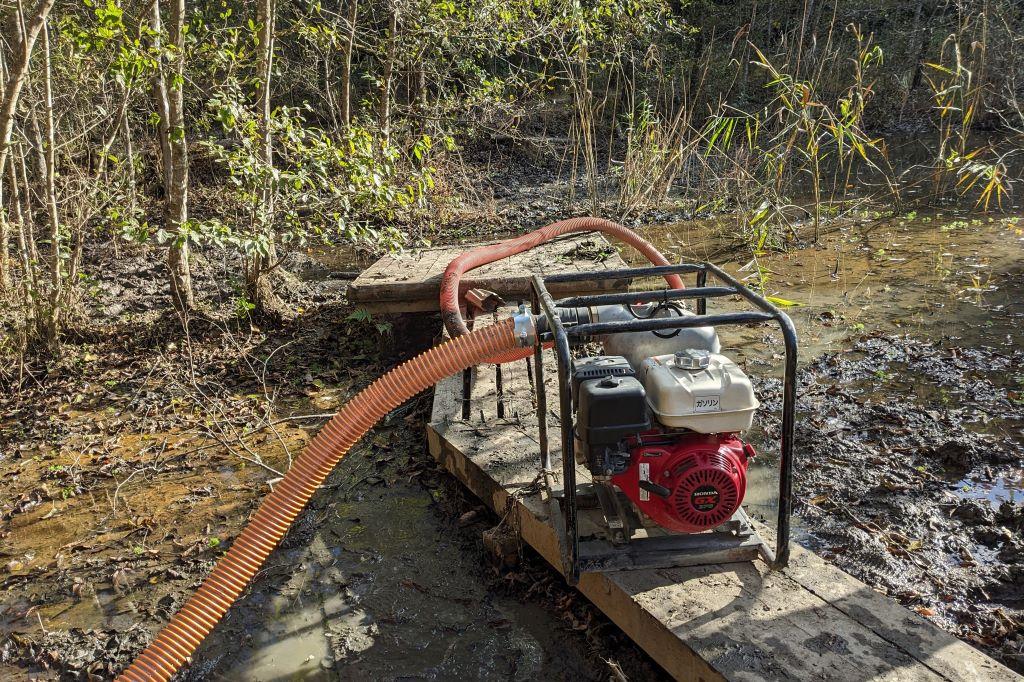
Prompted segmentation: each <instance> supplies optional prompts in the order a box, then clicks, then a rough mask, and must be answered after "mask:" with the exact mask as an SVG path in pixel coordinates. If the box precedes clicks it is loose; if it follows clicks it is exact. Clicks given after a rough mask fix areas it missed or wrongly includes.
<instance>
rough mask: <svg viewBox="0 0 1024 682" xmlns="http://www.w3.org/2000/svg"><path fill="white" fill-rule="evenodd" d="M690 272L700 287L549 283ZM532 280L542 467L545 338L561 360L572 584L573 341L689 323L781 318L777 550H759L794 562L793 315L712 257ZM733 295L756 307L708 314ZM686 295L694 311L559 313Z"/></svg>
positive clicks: (562, 524)
mask: <svg viewBox="0 0 1024 682" xmlns="http://www.w3.org/2000/svg"><path fill="white" fill-rule="evenodd" d="M689 273H696V280H697V282H696V284H697V286H696V287H695V288H691V289H678V290H677V289H655V290H649V291H637V292H625V293H610V294H597V295H589V296H574V297H571V298H566V299H562V300H560V301H555V300H554V299H553V298H552V296H551V293H550V292H549V291H548V289H547V285H548V284H560V283H567V282H585V281H593V282H596V281H600V280H619V281H621V282H622V284H623V285H625V284H628V283H629V282H631V281H632V280H633V279H637V278H643V277H655V276H659V277H660V276H663V275H669V274H679V275H681V274H689ZM708 275H711V276H713V277H714V278H715V279H716V280H717V281H718V283H719V284H720V285H721V286H708V285H707V279H708ZM531 284H532V312H533V314H534V315H537V316H541V315H542V316H543V318H544V319H546V321H547V331H545V332H544V333H542V334H540V335H538V338H537V343H536V344H535V346H534V363H535V367H536V378H535V385H536V387H537V415H538V427H539V433H540V450H541V467H542V469H543V470H544V471H545V472H551V471H552V467H551V453H550V450H549V444H548V427H547V395H546V390H545V385H544V360H543V357H544V353H543V352H542V344H543V343H545V342H549V341H553V342H554V349H555V356H556V358H557V360H558V397H559V407H560V417H561V432H562V433H561V435H562V443H561V450H562V476H563V486H564V492H563V504H562V505H561V510H562V511H561V512H559V509H558V508H559V505H558V503H557V500H554V501H552V504H551V512H552V514H553V515H554V516H555V518H553V521H554V522H555V527H556V530H557V531H560V532H561V534H562V537H560V538H559V540H560V542H559V544H560V545H561V550H562V564H563V572H564V573H565V575H566V578H567V579H568V581H569V582H570V584H575V583H576V582H577V581H578V580H579V576H580V544H579V543H580V538H579V526H578V519H577V506H576V458H575V453H574V451H573V414H572V388H571V362H572V354H571V351H570V344H571V343H572V342H576V343H579V342H582V341H585V340H587V339H588V338H590V337H594V336H599V335H603V334H612V333H621V332H647V331H665V330H668V331H671V330H675V329H685V328H690V327H707V326H714V327H717V326H725V325H754V324H762V323H765V322H775V323H777V324H778V325H779V328H780V330H781V331H782V337H783V340H784V343H785V348H786V360H785V374H784V377H783V397H782V433H781V439H780V448H779V449H780V457H779V497H778V503H779V510H778V523H777V535H776V541H775V550H774V552H772V551H771V550H768V549H767V547H765V548H764V550H765V551H764V553H763V554H762V556H763V558H765V560H766V561H767V562H768V563H769V565H771V566H772V567H773V568H782V567H785V566H786V565H787V564H788V563H789V536H790V516H791V513H792V494H793V444H794V426H795V414H794V413H795V409H796V365H797V335H796V328H795V327H794V326H793V322H792V321H791V320H790V318H789V316H788V315H786V314H785V313H784V312H782V311H781V310H779V309H778V308H777V307H776V306H774V305H772V303H771V302H769V301H768V300H766V299H765V298H764V297H763V296H760V295H758V294H757V293H755V292H753V291H751V290H750V289H749V288H747V287H746V286H744V285H743V284H741V283H740V282H739V281H737V280H736V279H735V278H734V277H732V276H731V275H729V274H728V273H726V272H724V271H723V270H722V269H721V268H718V267H717V266H715V265H712V264H711V263H682V264H679V265H668V266H659V267H647V268H629V269H621V270H605V271H598V272H587V273H571V274H560V275H549V276H546V277H545V276H541V275H534V276H533V278H532V281H531ZM733 295H737V296H740V297H742V298H743V299H745V300H746V301H747V302H749V303H750V304H752V306H753V307H754V308H756V309H757V310H750V311H743V312H731V313H719V314H713V315H709V314H708V312H707V302H708V299H709V298H720V297H723V296H733ZM681 299H696V301H697V305H696V308H697V315H693V316H670V317H659V318H645V319H636V320H626V321H615V322H584V323H582V324H574V325H566V324H564V323H563V321H562V318H561V316H560V315H559V313H558V309H559V308H566V307H587V306H598V305H611V304H641V303H657V302H668V301H673V300H681ZM559 515H561V517H562V518H561V519H559V518H558V516H559Z"/></svg>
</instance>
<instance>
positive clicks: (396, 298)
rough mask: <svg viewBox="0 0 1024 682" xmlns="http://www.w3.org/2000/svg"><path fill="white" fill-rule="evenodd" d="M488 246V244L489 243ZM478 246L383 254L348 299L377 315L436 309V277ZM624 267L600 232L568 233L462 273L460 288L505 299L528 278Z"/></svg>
mask: <svg viewBox="0 0 1024 682" xmlns="http://www.w3.org/2000/svg"><path fill="white" fill-rule="evenodd" d="M489 243H494V242H489ZM476 246H479V244H470V245H463V246H445V247H438V248H431V249H419V250H416V251H409V252H406V253H401V254H397V255H394V256H385V257H383V258H381V259H380V260H378V261H377V262H376V263H374V264H373V265H371V266H370V267H369V268H367V269H366V270H365V271H363V273H362V274H360V275H359V277H358V278H356V279H355V280H354V281H353V282H352V283H351V284H349V287H348V291H347V293H348V299H349V301H351V302H352V303H354V304H355V305H357V306H358V307H360V308H364V309H366V310H368V311H370V312H377V313H411V312H427V311H433V310H437V309H438V297H439V295H440V286H441V275H442V274H443V273H444V269H445V267H447V266H448V263H450V262H451V261H452V259H454V258H455V257H456V256H458V255H459V254H461V253H463V252H465V251H467V250H468V249H471V248H474V247H476ZM623 267H625V263H624V262H623V260H622V258H620V257H619V255H618V254H617V253H615V252H614V251H613V250H611V249H610V247H609V244H608V242H607V241H606V240H605V239H604V237H602V236H601V235H600V234H584V235H571V236H567V237H565V238H562V239H556V240H554V241H552V242H549V243H547V244H543V245H541V246H539V247H537V248H535V249H532V250H530V251H527V252H526V253H523V254H519V255H517V256H513V257H511V258H507V259H505V260H502V261H499V262H497V263H492V264H490V265H485V266H483V267H481V268H478V269H476V270H473V271H471V272H469V273H467V274H466V276H465V277H463V279H462V284H463V285H464V290H465V289H473V288H479V289H487V290H489V291H493V292H495V293H497V294H498V295H500V296H502V297H504V298H505V299H506V300H512V299H515V298H524V297H527V296H528V295H529V293H530V277H531V276H532V275H533V274H534V273H541V274H546V275H551V274H560V273H566V272H583V271H591V270H614V269H618V268H623ZM623 285H624V283H623V282H619V281H614V280H606V281H604V282H598V283H588V282H581V283H575V284H570V285H562V286H561V287H559V286H552V287H551V293H552V294H554V295H556V296H569V295H575V294H595V293H600V292H602V291H611V290H615V289H621V288H622V287H623Z"/></svg>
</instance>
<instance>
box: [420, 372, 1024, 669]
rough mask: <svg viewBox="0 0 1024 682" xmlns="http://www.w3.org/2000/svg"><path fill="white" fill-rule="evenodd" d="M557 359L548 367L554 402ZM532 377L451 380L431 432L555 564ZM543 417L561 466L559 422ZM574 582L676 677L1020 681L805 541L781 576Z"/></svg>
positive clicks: (733, 567) (743, 571) (749, 571)
mask: <svg viewBox="0 0 1024 682" xmlns="http://www.w3.org/2000/svg"><path fill="white" fill-rule="evenodd" d="M554 366H555V364H554V358H553V357H552V358H551V362H545V369H546V370H547V372H546V378H547V380H548V382H549V383H550V385H549V388H548V391H549V393H548V395H549V396H557V388H556V387H555V386H554V384H553V376H552V375H553V374H554V372H553V368H554ZM534 376H535V375H534V373H533V371H532V367H531V361H521V362H518V363H514V364H510V365H504V366H501V367H500V368H498V367H496V366H494V365H482V366H479V367H477V368H475V369H473V370H471V372H470V375H469V377H468V378H469V381H468V382H466V380H465V379H466V377H464V376H463V375H457V376H453V377H449V378H448V379H446V380H444V381H442V382H441V383H440V384H438V386H437V388H436V391H435V394H434V406H433V414H432V416H431V420H430V424H429V426H428V430H427V431H428V439H429V443H430V451H431V453H432V454H433V455H434V457H436V458H437V459H438V461H440V462H441V463H442V464H443V465H444V466H445V468H446V469H448V471H450V472H451V473H452V474H454V475H455V476H456V477H458V478H459V479H460V480H461V481H462V482H463V483H464V484H465V485H466V486H468V487H469V488H470V489H471V490H472V491H473V492H474V493H475V494H476V495H477V496H478V497H479V498H480V499H481V500H483V501H484V502H485V503H486V504H487V505H488V506H490V507H491V509H493V510H494V511H495V512H497V513H498V514H499V515H502V516H504V517H505V518H506V519H508V520H509V521H511V522H512V524H513V527H514V528H518V530H519V533H520V535H521V536H522V538H523V540H524V541H525V542H527V543H529V544H530V545H531V546H532V547H533V548H534V549H535V550H536V551H537V552H538V553H539V554H540V555H541V556H543V557H544V558H545V559H546V560H547V561H548V562H549V563H551V565H553V566H555V567H559V566H560V559H559V550H558V542H557V538H556V535H555V531H554V529H553V527H552V525H551V523H550V521H549V518H548V513H547V502H546V500H544V499H543V498H542V496H541V493H540V489H539V487H538V485H537V473H538V470H539V459H540V453H539V444H538V436H537V422H536V418H537V417H536V411H535V399H534V391H533V384H532V382H533V377H534ZM467 383H468V387H469V388H468V393H467V392H466V386H467ZM549 401H550V402H549V404H551V402H554V403H555V404H556V405H557V400H556V399H554V398H549ZM548 421H549V424H550V427H549V428H550V431H551V444H552V445H551V447H552V448H553V449H554V450H553V456H554V457H555V462H556V465H555V466H556V469H558V468H560V464H558V460H557V457H558V453H557V448H558V445H557V444H558V443H559V435H558V426H557V419H555V418H551V419H549V420H548ZM798 465H799V464H798ZM578 471H579V474H578V476H579V478H580V479H581V480H580V482H581V483H584V482H586V480H587V478H586V471H585V470H583V469H579V470H578ZM506 515H507V516H506ZM759 530H762V532H766V529H763V528H759ZM579 590H580V591H581V592H582V593H583V594H584V595H586V596H587V598H589V599H590V600H591V601H592V602H593V603H594V604H595V605H596V606H597V607H598V608H599V609H601V610H602V611H603V612H604V613H605V614H606V615H607V616H608V617H609V618H610V619H611V620H612V621H614V622H615V623H616V624H617V625H618V626H619V627H620V628H622V630H623V631H624V632H625V633H626V634H628V635H629V636H630V637H631V638H632V639H633V640H634V641H635V642H636V643H637V644H638V645H640V646H641V647H642V648H643V649H644V650H645V651H647V652H648V653H649V654H650V655H651V657H652V658H654V660H656V661H657V662H658V663H659V664H660V665H661V666H663V667H664V669H665V670H666V671H667V672H668V673H669V674H670V675H671V676H672V677H674V678H675V679H678V680H705V681H709V680H722V679H725V680H750V681H754V680H768V679H773V680H774V679H779V680H823V679H830V680H858V681H859V680H934V681H936V682H939V681H942V680H946V681H951V680H964V681H967V680H971V681H976V680H992V681H994V680H1012V679H1021V678H1019V677H1018V676H1017V675H1015V674H1014V673H1013V672H1012V671H1010V670H1009V669H1008V668H1006V667H1004V666H1002V665H1001V664H999V663H997V662H996V661H994V660H992V659H991V658H989V657H987V656H985V655H984V654H982V653H981V652H979V651H978V650H976V649H974V648H973V647H971V646H969V645H967V644H965V643H963V642H961V641H960V640H958V639H956V638H955V637H953V636H952V635H950V634H948V633H946V632H945V631H943V630H941V629H939V628H938V627H936V626H935V625H933V624H932V623H930V622H928V621H927V620H925V619H924V618H922V617H921V616H919V615H917V614H916V613H913V612H911V611H908V610H906V609H904V608H903V607H901V606H899V605H898V604H896V603H895V602H893V601H891V600H890V599H888V598H887V597H885V596H883V595H880V594H878V593H877V592H875V591H874V590H872V589H871V588H869V587H868V586H867V585H865V584H863V583H861V582H860V581H858V580H856V579H855V578H853V577H852V576H850V575H847V574H846V573H844V572H842V571H840V570H839V569H837V568H836V567H834V566H831V565H829V564H827V563H825V561H824V560H822V559H821V558H820V557H818V556H817V555H815V554H813V553H811V552H809V551H806V550H804V549H801V548H799V547H794V548H793V555H792V561H791V565H790V567H789V568H787V569H786V570H784V571H770V570H768V568H767V567H766V566H765V565H764V564H761V563H742V564H723V565H713V566H702V567H694V568H672V569H661V570H641V571H629V572H617V573H606V574H593V573H592V574H584V575H583V576H582V578H581V580H580V583H579Z"/></svg>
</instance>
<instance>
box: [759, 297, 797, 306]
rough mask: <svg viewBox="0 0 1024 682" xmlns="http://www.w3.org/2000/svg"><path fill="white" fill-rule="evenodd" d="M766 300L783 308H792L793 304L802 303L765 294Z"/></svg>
mask: <svg viewBox="0 0 1024 682" xmlns="http://www.w3.org/2000/svg"><path fill="white" fill-rule="evenodd" d="M764 298H765V300H766V301H768V302H769V303H773V304H775V305H778V306H782V307H783V308H792V307H794V306H802V305H803V303H797V302H796V301H790V300H789V299H787V298H779V297H778V296H765V297H764Z"/></svg>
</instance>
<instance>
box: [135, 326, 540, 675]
mask: <svg viewBox="0 0 1024 682" xmlns="http://www.w3.org/2000/svg"><path fill="white" fill-rule="evenodd" d="M516 347H517V343H516V338H515V334H514V322H513V320H512V319H507V320H503V321H501V322H498V323H496V324H494V325H492V326H488V327H483V328H481V329H478V330H476V331H474V332H471V333H469V334H466V335H465V336H460V337H458V338H455V339H452V340H450V341H448V342H446V343H444V344H441V345H439V346H435V347H434V348H431V349H430V350H428V351H426V352H425V353H422V354H420V355H418V356H416V357H415V358H413V359H411V360H409V361H408V362H405V363H403V364H401V365H399V366H398V367H396V368H395V369H393V370H391V371H390V372H388V373H387V374H385V375H384V376H382V377H380V378H379V379H377V380H376V381H375V382H373V383H372V384H370V385H369V386H368V387H366V388H365V389H364V390H363V391H361V392H360V393H359V394H358V395H356V397H355V398H353V399H352V400H351V401H350V402H349V403H348V404H347V405H345V407H343V408H342V409H341V410H340V411H339V412H338V414H336V415H335V416H334V417H333V418H332V419H331V421H329V422H327V424H326V425H325V426H324V427H323V428H322V429H321V430H320V432H319V433H318V434H317V435H316V437H315V438H314V439H313V440H312V441H311V442H310V444H309V446H308V447H307V448H306V449H305V451H304V452H303V453H302V455H300V456H299V458H298V459H296V460H295V463H294V464H293V465H292V467H291V468H290V469H289V470H288V473H287V474H286V475H285V477H284V478H283V479H282V480H281V482H280V483H278V484H277V485H276V486H275V487H274V489H273V491H271V493H270V494H269V495H267V497H266V498H264V500H263V503H262V504H260V506H259V509H257V510H256V513H255V514H253V516H252V518H251V519H250V520H249V523H248V524H247V525H246V526H245V528H244V529H242V532H241V534H239V536H238V538H237V539H236V540H235V542H234V544H232V545H231V549H230V550H228V552H227V554H225V555H224V557H222V558H221V560H220V561H218V562H217V565H216V566H214V568H213V571H212V572H211V573H210V575H209V576H208V577H207V578H206V580H204V581H203V584H202V585H201V586H200V587H199V589H198V590H197V591H196V593H195V594H194V595H192V597H191V598H190V599H189V600H188V601H187V602H186V603H185V605H184V606H183V607H182V608H181V610H180V611H178V613H176V614H175V615H174V617H173V618H172V619H171V622H170V623H168V624H167V626H166V627H164V629H163V630H161V631H160V633H159V634H158V635H157V636H156V638H155V639H154V640H153V641H152V642H151V643H150V645H149V646H148V647H147V648H146V650H145V651H143V652H142V653H141V654H139V657H138V658H136V659H135V662H134V663H132V664H131V666H129V668H128V669H127V670H125V671H124V672H123V673H122V674H121V676H120V677H118V680H121V681H122V682H142V681H149V680H169V679H170V678H171V676H172V675H174V673H175V672H177V670H178V669H179V668H180V667H181V666H182V665H184V664H185V663H186V662H187V661H188V660H189V659H190V657H191V656H192V654H193V653H195V650H196V649H197V648H198V647H199V644H200V643H201V642H202V641H203V639H205V638H206V636H207V635H208V634H209V633H210V631H211V630H213V628H214V626H215V625H216V624H217V622H218V621H219V620H220V619H221V618H222V617H223V616H224V614H225V613H226V612H227V610H228V609H229V608H230V607H231V605H232V604H233V603H234V602H235V600H236V599H237V598H238V595H239V594H241V592H242V590H244V589H245V586H246V585H248V583H249V581H250V580H251V579H252V577H253V576H254V575H255V574H256V572H257V571H258V570H259V568H260V567H261V566H262V565H263V562H264V561H265V560H266V558H267V557H268V556H269V555H270V553H271V552H272V551H273V549H274V548H275V547H276V546H277V544H278V543H279V542H280V541H281V538H283V537H284V535H285V533H287V532H288V528H289V527H290V526H291V524H292V522H293V521H294V520H295V518H296V517H297V516H298V515H299V513H300V512H301V511H302V510H303V509H304V508H305V506H306V503H307V502H309V499H310V497H312V496H313V493H314V492H316V489H317V488H318V487H319V486H320V485H321V484H322V483H323V482H324V479H326V478H327V475H328V474H329V473H331V470H332V469H334V467H335V465H337V463H338V462H339V461H341V459H342V457H344V456H345V454H346V453H347V452H348V451H349V449H350V448H351V447H352V446H353V445H354V444H355V443H356V441H358V440H359V439H360V438H362V437H363V435H364V434H365V433H366V432H367V431H369V430H370V429H371V428H372V427H373V425H374V424H376V423H377V422H378V421H379V420H380V419H381V418H383V417H384V415H386V414H387V413H388V412H390V411H391V410H393V409H395V408H396V407H398V406H399V405H401V404H402V403H403V402H405V401H406V400H407V399H408V398H411V397H412V396H414V395H416V394H417V393H419V392H421V391H423V390H425V389H427V388H429V387H430V386H433V385H434V384H436V383H437V382H438V381H440V380H441V379H443V378H445V377H447V376H451V375H452V374H455V373H456V372H460V371H462V370H464V369H466V368H467V367H472V366H473V365H477V364H479V363H481V362H484V361H486V360H487V358H491V357H496V356H499V355H502V354H504V353H508V352H509V351H511V350H513V349H515V348H516ZM527 350H529V349H527Z"/></svg>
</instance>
